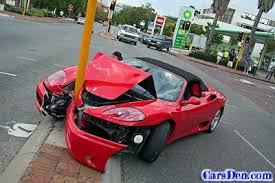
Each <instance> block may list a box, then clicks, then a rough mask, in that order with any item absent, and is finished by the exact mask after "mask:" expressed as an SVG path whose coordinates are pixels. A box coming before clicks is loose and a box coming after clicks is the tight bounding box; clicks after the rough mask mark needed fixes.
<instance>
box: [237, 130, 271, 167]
mask: <svg viewBox="0 0 275 183" xmlns="http://www.w3.org/2000/svg"><path fill="white" fill-rule="evenodd" d="M234 132H235V133H236V134H237V135H238V136H239V137H241V138H242V139H243V141H245V142H246V143H247V144H248V145H249V146H250V147H251V148H252V149H253V150H254V151H256V153H258V154H259V155H260V156H261V157H262V158H263V159H264V160H265V161H266V162H267V163H268V164H269V165H270V166H272V168H274V169H275V165H274V164H273V163H272V162H271V161H270V160H269V159H267V158H266V157H265V156H264V155H263V154H262V153H261V152H260V151H259V150H258V149H256V147H254V146H253V145H252V144H251V143H250V142H249V141H248V140H246V138H244V137H243V136H242V135H241V134H240V133H239V132H238V131H237V130H234Z"/></svg>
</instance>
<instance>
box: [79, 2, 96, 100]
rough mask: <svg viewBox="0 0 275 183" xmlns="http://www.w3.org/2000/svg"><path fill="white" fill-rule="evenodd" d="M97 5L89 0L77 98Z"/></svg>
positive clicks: (81, 83) (82, 43)
mask: <svg viewBox="0 0 275 183" xmlns="http://www.w3.org/2000/svg"><path fill="white" fill-rule="evenodd" d="M96 3H97V0H88V5H87V9H86V22H85V25H84V30H83V36H82V42H81V48H80V54H79V60H78V68H77V76H76V83H75V89H74V96H75V98H76V97H77V96H78V95H79V92H80V89H81V87H82V86H83V83H84V79H85V73H86V64H87V61H88V58H89V49H90V44H91V38H92V30H93V26H94V19H95V12H96Z"/></svg>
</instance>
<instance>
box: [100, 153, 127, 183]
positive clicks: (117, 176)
mask: <svg viewBox="0 0 275 183" xmlns="http://www.w3.org/2000/svg"><path fill="white" fill-rule="evenodd" d="M101 178H102V183H121V182H122V180H121V155H115V156H113V157H111V158H110V159H109V161H108V163H107V167H106V171H105V173H103V174H102V175H101Z"/></svg>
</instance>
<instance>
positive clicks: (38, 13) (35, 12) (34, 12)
mask: <svg viewBox="0 0 275 183" xmlns="http://www.w3.org/2000/svg"><path fill="white" fill-rule="evenodd" d="M29 12H30V13H31V15H32V16H37V17H43V16H44V15H45V12H44V10H42V9H37V8H32V9H30V10H29Z"/></svg>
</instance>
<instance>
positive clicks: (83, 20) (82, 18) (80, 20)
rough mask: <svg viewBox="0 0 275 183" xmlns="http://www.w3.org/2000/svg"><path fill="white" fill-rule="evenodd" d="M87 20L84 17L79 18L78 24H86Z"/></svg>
mask: <svg viewBox="0 0 275 183" xmlns="http://www.w3.org/2000/svg"><path fill="white" fill-rule="evenodd" d="M85 21H86V19H85V18H84V17H78V19H77V21H76V23H77V24H83V25H84V24H85Z"/></svg>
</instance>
